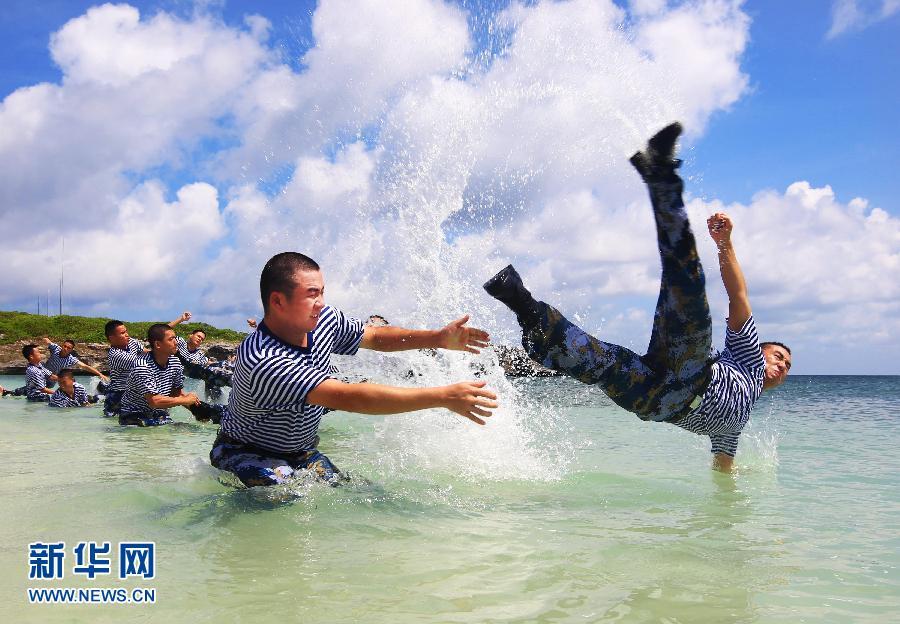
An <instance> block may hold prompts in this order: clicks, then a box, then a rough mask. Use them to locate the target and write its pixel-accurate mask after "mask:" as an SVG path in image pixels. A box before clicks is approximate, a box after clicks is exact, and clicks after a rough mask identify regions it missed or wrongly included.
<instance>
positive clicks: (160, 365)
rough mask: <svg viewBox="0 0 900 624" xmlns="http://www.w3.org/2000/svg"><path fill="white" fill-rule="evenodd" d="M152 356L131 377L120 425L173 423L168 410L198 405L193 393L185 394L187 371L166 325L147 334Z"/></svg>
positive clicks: (156, 326) (139, 362) (142, 360)
mask: <svg viewBox="0 0 900 624" xmlns="http://www.w3.org/2000/svg"><path fill="white" fill-rule="evenodd" d="M147 342H148V343H149V344H150V352H149V353H145V354H143V355H141V356H140V357H138V358H137V359H136V361H135V362H134V366H133V367H132V369H131V372H130V373H129V375H128V386H127V389H126V390H125V394H124V396H123V397H122V405H121V409H120V411H119V424H120V425H137V426H139V427H155V426H158V425H165V424H168V423H170V422H172V420H171V418H169V408H171V407H176V406H178V405H182V406H185V407H188V406H194V405H198V404H199V403H200V399H199V398H197V395H196V394H194V393H193V392H185V391H184V388H183V386H184V368H183V367H182V366H181V362H179V361H178V357H177V356H176V353H177V352H178V344H177V342H176V340H175V332H174V331H173V330H172V328H171V327H169V326H168V325H166V324H164V323H156V324H154V325H151V326H150V329H148V330H147Z"/></svg>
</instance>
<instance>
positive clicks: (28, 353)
mask: <svg viewBox="0 0 900 624" xmlns="http://www.w3.org/2000/svg"><path fill="white" fill-rule="evenodd" d="M35 349H37V345H36V344H27V345H25V346H24V347H22V356H23V357H24V358H25V359H26V360H27V359H28V358H30V357H31V352H32V351H34V350H35Z"/></svg>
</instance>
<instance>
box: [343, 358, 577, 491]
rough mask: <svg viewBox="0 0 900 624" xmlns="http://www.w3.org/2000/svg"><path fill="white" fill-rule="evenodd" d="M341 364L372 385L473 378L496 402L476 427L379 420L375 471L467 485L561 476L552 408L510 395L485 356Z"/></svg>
mask: <svg viewBox="0 0 900 624" xmlns="http://www.w3.org/2000/svg"><path fill="white" fill-rule="evenodd" d="M341 362H342V364H344V363H345V362H346V365H348V366H347V370H348V371H353V373H354V374H356V375H361V376H363V377H365V378H366V379H369V380H370V381H372V382H375V383H383V384H394V385H416V386H431V385H444V384H447V383H450V382H453V381H461V380H465V379H476V378H477V379H480V380H483V381H486V382H487V384H488V386H487V387H488V388H490V389H491V390H493V391H494V392H496V393H497V395H498V401H499V402H500V408H498V409H497V410H495V411H494V413H493V415H492V416H491V417H490V418H488V419H487V424H486V425H485V426H483V427H482V426H479V425H477V424H475V423H472V422H471V421H469V420H468V419H466V418H463V417H462V416H459V415H457V414H453V413H451V412H449V411H448V410H428V411H425V412H420V413H416V414H412V415H408V416H400V417H385V418H384V419H380V420H379V421H378V422H377V424H376V438H377V442H378V448H377V450H376V463H377V464H378V466H379V468H380V469H381V470H383V471H390V472H392V473H401V474H413V473H418V472H420V471H422V470H426V471H437V472H442V473H446V472H449V473H453V474H455V475H459V476H462V477H463V478H467V479H471V480H478V479H495V480H504V479H527V480H555V479H559V478H561V477H562V476H563V475H565V474H566V471H567V469H568V466H569V464H570V462H571V456H572V453H571V444H570V442H569V441H568V440H569V436H566V435H565V431H564V429H565V427H566V426H567V425H566V424H565V423H564V422H563V419H562V418H561V416H560V414H559V413H558V412H557V411H556V410H555V409H553V408H552V407H548V406H546V405H541V404H540V403H536V402H534V401H533V400H531V399H527V398H526V396H525V394H523V393H522V392H520V391H519V390H517V389H516V388H515V387H514V386H513V385H512V384H511V383H510V382H509V380H507V379H506V377H505V375H504V373H503V369H502V367H501V366H500V365H499V363H498V361H497V357H496V354H495V353H494V351H493V350H491V349H486V350H485V351H483V352H482V353H481V354H479V355H477V356H474V355H470V354H461V353H459V354H458V353H448V352H440V351H439V352H406V353H394V354H368V353H361V354H360V356H359V357H358V358H354V359H347V360H342V361H341Z"/></svg>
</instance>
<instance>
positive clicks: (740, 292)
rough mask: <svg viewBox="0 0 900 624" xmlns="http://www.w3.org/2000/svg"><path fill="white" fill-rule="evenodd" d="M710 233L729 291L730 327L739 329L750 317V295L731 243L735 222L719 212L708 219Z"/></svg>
mask: <svg viewBox="0 0 900 624" xmlns="http://www.w3.org/2000/svg"><path fill="white" fill-rule="evenodd" d="M706 225H707V227H708V228H709V235H710V236H711V237H712V239H713V241H714V242H715V243H716V247H717V248H718V250H719V271H720V272H721V274H722V283H723V284H725V292H727V293H728V329H730V330H731V331H739V330H740V329H741V327H743V326H744V323H746V322H747V319H748V318H750V314H751V313H752V310H751V309H750V296H749V295H748V294H747V282H746V281H745V280H744V272H743V271H742V270H741V265H740V263H739V262H738V259H737V255H736V254H735V252H734V246H733V245H732V244H731V231H732V229H734V224H733V223H732V221H731V217H729V216H728V215H727V214H725V213H724V212H717V213H715V214H714V215H713V216H711V217H710V218H709V219H707V220H706Z"/></svg>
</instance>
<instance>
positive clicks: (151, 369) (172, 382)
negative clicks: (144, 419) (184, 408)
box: [121, 353, 184, 414]
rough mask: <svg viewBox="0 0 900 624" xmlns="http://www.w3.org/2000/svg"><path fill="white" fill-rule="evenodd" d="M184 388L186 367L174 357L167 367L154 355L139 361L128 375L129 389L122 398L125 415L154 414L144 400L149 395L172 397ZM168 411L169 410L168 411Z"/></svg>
mask: <svg viewBox="0 0 900 624" xmlns="http://www.w3.org/2000/svg"><path fill="white" fill-rule="evenodd" d="M183 387H184V367H183V366H182V365H181V362H179V361H178V358H177V357H176V356H174V355H170V356H169V360H168V361H167V362H166V365H165V366H160V365H159V364H157V363H156V359H154V357H153V354H152V353H145V354H144V355H142V356H141V357H139V358H138V359H137V361H136V362H135V363H134V367H133V368H132V369H131V373H130V374H129V375H128V389H127V390H125V394H124V395H123V396H122V409H121V412H122V413H123V414H152V413H153V412H154V409H153V408H151V407H150V405H149V404H148V403H147V399H145V398H144V396H145V395H147V394H155V395H160V396H171V395H172V391H173V390H181V389H182V388H183ZM166 411H168V410H166Z"/></svg>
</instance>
